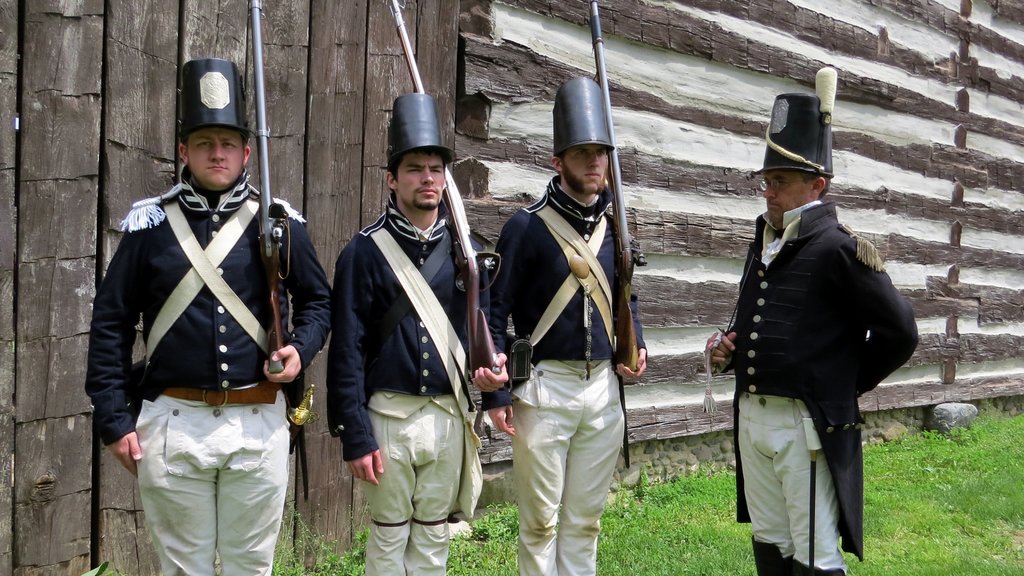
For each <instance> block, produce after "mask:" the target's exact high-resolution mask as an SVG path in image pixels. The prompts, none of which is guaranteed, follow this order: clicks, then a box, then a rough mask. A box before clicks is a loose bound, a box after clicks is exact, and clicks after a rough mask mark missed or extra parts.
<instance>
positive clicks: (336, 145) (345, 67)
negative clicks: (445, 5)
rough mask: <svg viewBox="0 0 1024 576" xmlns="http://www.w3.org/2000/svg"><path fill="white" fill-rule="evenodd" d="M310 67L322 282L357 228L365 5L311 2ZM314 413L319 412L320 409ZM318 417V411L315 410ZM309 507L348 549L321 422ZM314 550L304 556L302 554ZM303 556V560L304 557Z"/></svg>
mask: <svg viewBox="0 0 1024 576" xmlns="http://www.w3.org/2000/svg"><path fill="white" fill-rule="evenodd" d="M310 10H311V11H312V13H313V14H315V15H316V17H315V18H313V19H312V20H311V26H312V28H311V30H310V61H309V112H308V123H307V128H306V129H307V141H308V147H307V150H306V218H307V220H308V223H307V226H306V227H307V230H309V233H310V236H311V238H312V239H313V244H314V246H315V247H316V249H317V253H318V254H319V256H320V261H321V262H323V264H324V269H325V271H326V272H327V276H328V279H331V278H333V276H334V262H335V259H336V258H337V256H338V253H339V251H340V250H341V247H342V246H344V245H345V243H346V242H347V241H348V239H349V238H351V237H352V235H354V234H355V233H356V232H358V230H359V228H360V200H361V190H362V186H361V179H360V178H359V177H358V176H356V177H353V175H361V174H362V161H363V147H362V140H363V129H362V122H363V108H364V104H363V82H364V79H365V62H366V55H365V46H366V16H367V10H368V6H367V0H354V1H353V2H352V3H348V4H342V3H339V2H335V1H334V0H314V2H313V4H312V6H311V8H310ZM325 373H326V366H325V362H324V361H322V360H321V361H318V362H315V363H314V364H313V365H312V366H311V367H310V368H309V372H307V382H309V383H315V384H317V390H316V393H315V396H314V406H320V407H322V406H324V403H325V402H326V390H325V389H324V386H323V385H322V383H323V382H324V381H325V379H326V375H325ZM318 410H319V409H318ZM319 411H320V412H321V413H323V410H319ZM305 438H306V446H307V452H308V458H307V461H308V464H309V471H308V474H309V500H304V499H302V498H301V497H300V496H299V495H298V494H297V495H296V509H297V511H298V513H299V514H298V516H299V521H300V522H302V523H303V524H304V525H305V526H306V527H310V528H311V529H312V530H314V533H315V534H317V535H318V536H322V537H323V539H324V540H325V541H327V542H334V543H336V545H337V546H338V548H339V549H345V548H348V547H349V546H350V545H351V544H352V542H353V535H354V529H353V523H354V522H358V523H359V524H360V525H361V524H362V522H361V521H359V520H358V515H357V520H353V515H352V512H359V511H358V510H353V505H352V503H353V501H352V497H353V489H354V486H353V482H354V481H353V479H352V476H351V475H350V474H349V473H348V469H347V467H346V466H344V465H343V464H342V456H341V443H340V442H339V441H338V439H337V438H334V437H332V436H331V435H330V434H329V433H328V432H327V421H326V418H321V419H319V420H318V421H316V422H314V423H311V424H307V425H306V430H305ZM315 552H316V551H306V553H307V555H309V554H314V553H315ZM307 557H308V556H307Z"/></svg>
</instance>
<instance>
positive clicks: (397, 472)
mask: <svg viewBox="0 0 1024 576" xmlns="http://www.w3.org/2000/svg"><path fill="white" fill-rule="evenodd" d="M439 399H442V400H440V401H442V402H448V404H450V406H447V408H448V410H446V409H444V408H442V407H441V406H439V405H438V404H437V403H434V402H430V403H428V404H426V405H424V406H423V408H421V409H420V410H419V411H417V412H416V413H415V414H412V415H411V416H409V417H408V418H395V417H392V416H385V415H383V414H379V413H377V412H374V411H372V410H371V411H370V420H371V421H372V422H373V434H374V437H375V438H376V439H377V444H378V445H379V446H380V452H381V458H382V460H383V462H384V474H382V475H381V476H379V481H380V484H379V485H378V486H374V485H373V484H370V483H368V482H364V483H363V484H362V487H363V490H364V493H365V494H366V501H367V504H368V505H369V508H370V519H371V521H372V524H371V526H370V537H369V539H368V541H367V543H366V574H367V576H375V575H380V576H396V575H402V574H409V575H415V576H421V575H422V576H430V575H439V576H443V575H444V573H445V568H446V566H447V563H448V541H449V531H448V515H449V514H450V513H451V511H452V509H453V508H454V507H455V500H456V496H458V491H459V475H460V474H461V470H462V452H463V449H464V438H463V434H465V425H464V424H463V422H462V416H461V415H459V416H455V415H453V413H452V412H454V413H455V414H458V404H456V403H455V400H454V397H439Z"/></svg>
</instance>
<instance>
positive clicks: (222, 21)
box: [178, 0, 252, 118]
mask: <svg viewBox="0 0 1024 576" xmlns="http://www.w3.org/2000/svg"><path fill="white" fill-rule="evenodd" d="M180 2H181V10H182V14H183V16H182V18H183V20H182V21H183V23H184V29H183V30H181V32H180V34H181V40H180V43H181V52H182V53H181V61H180V62H178V65H179V66H180V65H181V64H184V63H185V62H188V61H189V60H195V59H197V58H224V59H227V60H231V61H232V62H234V63H235V64H236V65H237V66H238V69H239V71H244V70H245V69H246V67H245V64H246V62H247V61H248V58H250V56H248V55H247V53H246V51H247V50H248V47H247V46H248V45H247V44H246V42H247V41H248V36H247V34H248V27H249V2H248V0H180ZM246 85H247V86H249V85H251V83H249V82H246ZM247 104H248V106H249V108H250V111H249V112H250V114H249V116H250V118H252V102H248V103H247Z"/></svg>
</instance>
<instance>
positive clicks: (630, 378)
mask: <svg viewBox="0 0 1024 576" xmlns="http://www.w3.org/2000/svg"><path fill="white" fill-rule="evenodd" d="M637 352H638V353H637V358H636V372H634V371H632V370H630V369H629V367H628V366H626V365H625V364H619V365H618V366H616V367H615V371H616V372H618V373H619V376H622V378H623V379H625V380H626V382H636V381H638V380H640V377H641V376H643V375H644V371H645V370H647V348H641V349H640V350H638V351H637Z"/></svg>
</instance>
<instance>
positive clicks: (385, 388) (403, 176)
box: [327, 94, 507, 576]
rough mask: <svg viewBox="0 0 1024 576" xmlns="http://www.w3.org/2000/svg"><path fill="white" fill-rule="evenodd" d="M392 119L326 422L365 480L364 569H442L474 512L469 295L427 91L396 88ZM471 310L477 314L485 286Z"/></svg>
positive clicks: (341, 313)
mask: <svg viewBox="0 0 1024 576" xmlns="http://www.w3.org/2000/svg"><path fill="white" fill-rule="evenodd" d="M392 111H393V112H392V119H391V128H390V131H389V148H390V150H389V157H388V166H387V170H388V172H387V176H386V177H387V185H388V187H389V188H390V189H391V192H392V193H391V197H390V198H389V199H388V204H387V209H386V211H385V212H384V214H382V215H381V217H380V218H379V219H378V220H377V221H376V222H375V223H373V224H372V225H370V226H368V227H367V228H365V229H363V230H362V231H361V232H359V233H358V234H356V235H355V237H354V238H353V239H352V241H351V242H349V243H348V245H347V246H345V249H344V250H342V252H341V254H340V255H339V256H338V263H337V267H336V269H335V277H334V291H333V295H332V297H333V320H332V327H333V330H334V332H333V336H332V338H331V347H330V354H329V358H328V367H327V391H328V416H329V418H330V430H331V433H332V434H334V435H335V436H340V437H341V441H342V449H343V457H344V459H345V462H346V464H347V465H348V468H349V470H350V471H351V472H352V476H353V477H355V478H358V479H359V480H362V481H364V482H365V484H363V489H364V490H365V493H366V500H367V504H368V505H369V509H370V521H371V526H370V536H369V539H368V541H367V543H366V574H367V575H382V576H394V575H397V574H410V575H416V576H421V575H431V574H436V575H443V574H444V573H445V567H446V565H447V561H448V542H449V530H448V517H449V515H450V514H451V513H452V512H453V511H455V510H462V511H463V512H464V513H466V514H467V515H470V516H471V515H472V513H473V508H474V507H475V505H476V499H477V497H478V496H479V493H480V484H479V482H480V481H482V479H481V478H480V460H479V456H478V455H477V447H478V442H479V440H478V439H476V435H475V434H474V433H473V430H472V420H473V419H472V416H470V415H469V414H468V399H467V396H468V394H467V392H468V389H467V388H466V387H465V384H464V382H463V379H464V378H465V375H466V373H467V370H466V366H465V361H464V359H465V352H464V347H465V345H466V340H467V322H466V315H467V307H466V298H467V295H466V293H465V291H464V290H462V289H461V288H460V287H459V286H460V285H459V284H458V283H457V276H458V268H457V267H456V264H455V262H454V260H453V255H452V252H453V250H452V242H453V240H452V236H453V232H452V229H451V228H452V224H450V223H449V222H448V221H447V218H448V217H449V214H448V212H447V210H446V209H445V207H444V205H442V204H441V200H442V194H443V193H444V187H445V166H446V165H447V164H448V163H449V162H451V160H452V151H451V150H450V149H449V148H447V147H445V146H444V144H443V143H442V140H441V131H440V124H439V123H438V118H437V105H436V103H435V102H434V99H433V97H431V96H429V95H427V94H404V95H402V96H399V97H398V98H397V99H396V100H395V103H394V106H393V108H392ZM484 275H485V276H486V273H484ZM481 285H483V286H487V285H488V282H487V279H486V278H483V279H482V282H481ZM480 302H481V305H482V306H483V309H485V310H486V307H487V305H488V298H487V292H486V290H485V291H484V292H483V293H481V294H480ZM504 361H505V358H504V355H499V359H498V366H499V368H500V366H501V365H503V364H504ZM506 379H507V376H506V374H505V372H504V370H503V369H500V370H499V373H497V374H495V373H494V372H492V370H490V369H487V368H480V369H478V370H477V371H476V373H474V374H473V375H472V381H473V383H474V384H476V385H477V386H478V387H480V388H481V389H488V390H493V389H495V388H497V387H499V386H501V385H502V384H503V383H504V382H505V380H506Z"/></svg>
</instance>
